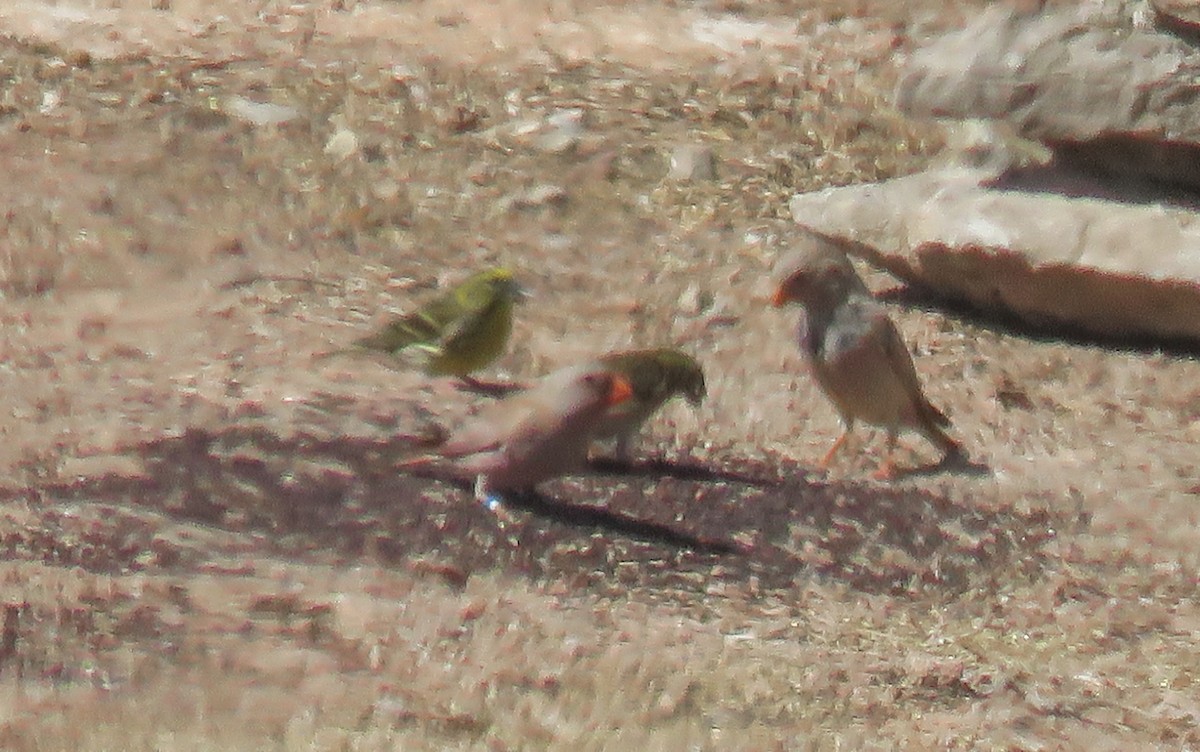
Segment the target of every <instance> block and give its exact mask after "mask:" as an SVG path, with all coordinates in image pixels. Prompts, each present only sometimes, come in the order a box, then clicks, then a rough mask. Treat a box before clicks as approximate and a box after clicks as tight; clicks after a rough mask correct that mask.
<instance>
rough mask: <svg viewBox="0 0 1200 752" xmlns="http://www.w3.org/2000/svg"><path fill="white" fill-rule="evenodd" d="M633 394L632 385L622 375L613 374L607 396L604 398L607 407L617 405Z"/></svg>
mask: <svg viewBox="0 0 1200 752" xmlns="http://www.w3.org/2000/svg"><path fill="white" fill-rule="evenodd" d="M632 396H633V386H631V385H630V383H629V379H627V378H625V377H624V376H617V375H614V376H613V379H612V384H611V385H610V386H609V387H608V398H607V399H605V400H604V402H605V404H606V405H608V406H609V407H612V406H613V405H619V404H621V403H622V402H624V401H625V400H627V399H629V398H630V397H632Z"/></svg>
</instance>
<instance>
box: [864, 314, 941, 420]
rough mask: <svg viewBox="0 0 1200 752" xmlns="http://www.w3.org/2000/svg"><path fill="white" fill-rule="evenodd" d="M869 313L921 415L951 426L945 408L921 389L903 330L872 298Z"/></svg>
mask: <svg viewBox="0 0 1200 752" xmlns="http://www.w3.org/2000/svg"><path fill="white" fill-rule="evenodd" d="M868 316H869V320H870V322H871V330H872V333H873V334H874V336H875V337H876V341H877V342H879V343H880V345H881V346H882V347H883V349H884V352H885V353H886V355H887V361H888V365H889V366H890V367H891V369H892V372H893V373H894V374H896V378H897V379H899V380H900V383H901V385H902V386H903V387H904V391H905V393H906V394H908V395H909V397H911V398H912V401H913V405H914V406H915V407H916V408H917V412H918V414H922V413H924V414H925V415H927V416H928V417H929V418H931V419H932V420H933V422H934V423H936V424H937V425H939V426H948V425H950V419H949V418H947V417H946V416H945V414H944V413H942V411H941V410H938V409H937V408H936V407H934V406H933V404H932V403H930V401H929V399H928V398H927V397H926V396H925V391H924V389H922V388H921V380H920V378H918V376H917V368H916V366H915V365H913V359H912V353H911V352H909V349H908V345H907V344H905V342H904V338H903V337H901V336H900V331H899V330H898V329H897V328H896V324H895V323H894V322H893V321H892V319H891V317H889V316H888V315H887V312H886V311H885V310H883V308H882V307H881V306H879V305H878V304H877V303H875V302H874V301H871V310H870V311H869V313H868Z"/></svg>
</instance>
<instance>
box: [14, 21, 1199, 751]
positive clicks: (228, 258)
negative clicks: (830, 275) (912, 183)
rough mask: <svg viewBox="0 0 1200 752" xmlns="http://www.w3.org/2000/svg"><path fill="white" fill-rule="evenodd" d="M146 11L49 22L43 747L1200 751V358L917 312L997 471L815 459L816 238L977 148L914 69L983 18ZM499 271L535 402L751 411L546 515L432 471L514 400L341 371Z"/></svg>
mask: <svg viewBox="0 0 1200 752" xmlns="http://www.w3.org/2000/svg"><path fill="white" fill-rule="evenodd" d="M109 5H111V6H112V7H113V9H111V10H105V11H103V12H101V11H96V15H95V18H96V19H98V20H96V21H95V23H83V24H82V25H76V26H71V25H70V23H68V22H67V21H64V20H62V19H63V18H65V17H66V16H64V14H62V13H58V14H57V15H56V14H54V13H51V12H50V10H49V9H50V8H51V7H53V6H51V5H45V6H43V5H41V4H40V3H27V4H21V7H20V8H18V9H16V10H0V31H4V32H6V33H7V35H8V36H6V37H5V39H4V41H2V42H0V45H2V48H3V50H4V55H3V56H2V57H0V160H2V169H3V171H4V173H5V174H6V175H9V176H10V177H11V179H10V180H9V181H6V182H5V183H4V184H3V185H0V209H2V210H3V212H4V217H5V222H4V223H3V225H2V227H0V322H2V325H3V335H0V374H3V376H2V378H3V380H4V381H3V383H4V385H5V387H6V394H7V395H8V397H9V399H8V405H9V408H8V409H7V410H6V411H4V414H3V415H2V416H0V435H3V436H4V438H5V441H4V442H3V444H2V445H0V466H2V467H3V468H4V469H5V470H6V477H7V479H8V480H7V482H6V483H5V484H4V486H5V489H6V490H5V491H4V493H3V495H2V497H0V552H2V558H3V560H2V561H0V582H2V583H3V588H2V590H0V593H2V594H0V606H3V607H4V609H3V613H4V622H3V625H0V698H2V701H0V747H3V748H5V749H14V750H18V751H24V750H67V749H71V750H75V749H87V750H105V749H113V750H117V749H120V750H139V749H147V750H149V749H155V750H161V749H169V750H191V749H195V750H207V749H256V750H257V749H264V748H278V749H287V750H292V749H314V748H316V749H347V750H372V749H396V748H403V749H459V748H462V749H482V748H486V749H491V750H498V749H526V748H535V749H568V748H570V749H627V748H636V747H643V748H646V749H681V748H697V749H747V750H750V749H755V750H757V749H835V748H841V749H845V748H851V749H859V748H863V749H873V748H879V749H896V748H917V749H920V748H934V747H936V748H948V749H1045V750H1050V749H1074V748H1082V747H1087V748H1092V749H1131V748H1143V749H1144V748H1151V747H1168V748H1187V747H1189V746H1195V745H1197V744H1200V731H1198V730H1197V726H1198V724H1200V704H1197V702H1196V700H1195V699H1194V698H1195V697H1196V681H1197V676H1196V674H1197V671H1198V670H1200V665H1198V662H1197V660H1196V658H1195V654H1194V653H1195V651H1194V645H1195V642H1196V638H1197V633H1198V631H1200V609H1198V608H1197V605H1196V604H1197V602H1198V601H1197V592H1196V591H1197V577H1196V574H1195V573H1196V571H1197V567H1198V566H1200V555H1198V554H1197V551H1200V545H1197V544H1198V543H1200V540H1198V535H1197V529H1198V526H1200V514H1198V513H1197V511H1196V509H1197V508H1196V504H1195V501H1196V494H1197V493H1198V489H1200V474H1198V473H1197V471H1196V469H1195V461H1194V454H1195V452H1194V447H1195V446H1196V443H1197V440H1198V439H1200V435H1198V434H1197V431H1198V429H1197V425H1200V424H1197V422H1196V419H1197V417H1198V415H1200V410H1198V408H1197V405H1198V404H1200V388H1197V387H1196V386H1195V384H1196V383H1198V382H1197V367H1196V364H1195V361H1194V359H1193V358H1191V357H1188V356H1183V355H1176V354H1170V353H1155V352H1138V351H1122V350H1114V349H1110V348H1104V347H1099V346H1094V345H1089V344H1086V343H1082V344H1081V343H1071V342H1059V341H1053V340H1047V339H1045V338H1033V337H1031V336H1029V335H1027V334H1025V333H1023V332H1020V331H1012V330H1009V329H1005V328H1003V327H1001V326H998V325H996V324H995V323H994V322H989V321H980V320H973V319H964V318H962V317H960V316H959V315H956V314H952V313H948V312H945V311H938V310H920V309H913V308H902V307H899V306H898V307H897V308H896V309H895V313H896V317H897V320H898V322H899V323H900V325H901V328H902V329H903V330H904V332H905V334H906V336H907V337H908V339H909V341H910V344H911V345H912V346H913V347H914V349H915V350H916V351H917V354H918V357H917V363H918V368H919V370H920V371H921V373H922V376H923V378H924V379H925V380H926V381H927V383H928V385H929V392H930V394H931V396H932V397H933V399H934V401H935V402H937V403H938V404H940V405H943V406H945V407H946V408H947V411H948V412H949V413H951V414H952V416H953V418H954V420H955V427H956V432H957V434H958V435H959V436H961V437H962V438H963V440H964V442H965V443H966V444H967V446H968V447H969V448H970V451H971V453H972V456H973V458H974V459H975V460H976V461H977V462H978V463H979V464H980V465H981V466H986V469H987V471H986V472H983V473H976V474H971V473H964V474H936V475H929V476H922V475H917V476H913V477H910V478H907V479H905V480H903V481H901V482H898V483H895V484H878V483H870V482H866V481H865V480H864V478H865V477H866V476H867V474H868V471H869V469H870V463H871V456H872V453H871V450H870V448H871V447H872V446H873V445H871V444H869V443H868V444H867V445H866V447H867V448H866V449H864V450H863V451H861V452H860V453H859V454H857V455H853V454H852V455H851V456H849V459H848V460H847V461H846V462H845V463H844V464H843V465H841V466H839V467H838V468H837V469H836V470H835V472H834V473H833V474H832V475H831V477H829V478H825V479H821V478H817V477H815V476H814V475H812V474H811V471H810V470H809V468H811V465H812V463H813V462H814V461H815V459H816V458H818V457H819V456H820V455H821V453H822V452H823V450H824V448H825V447H826V446H827V445H828V443H829V442H830V441H831V440H832V439H833V437H834V436H836V434H837V432H838V426H837V423H836V420H835V419H834V415H833V413H832V411H831V410H830V409H829V407H828V406H827V405H826V404H825V403H824V401H823V400H822V399H821V397H820V395H819V394H818V393H817V392H816V391H815V390H814V388H813V386H812V384H811V383H810V382H809V381H808V379H807V378H806V376H805V375H804V373H803V370H802V368H801V365H800V361H799V357H798V355H797V354H796V353H795V350H794V348H793V347H792V345H791V343H790V329H791V327H792V326H793V325H794V322H793V321H792V320H791V319H792V316H791V315H779V314H777V313H776V312H773V311H768V310H765V306H764V305H763V301H762V295H763V292H764V290H763V280H764V278H765V275H766V273H767V271H768V270H769V269H770V267H771V264H772V262H773V260H774V258H775V256H776V254H777V252H778V251H779V250H780V249H781V248H784V247H786V245H787V242H788V232H789V223H788V221H787V218H786V215H785V204H786V200H787V198H789V197H790V196H791V195H792V194H793V193H794V192H796V191H804V190H811V189H818V188H821V187H826V186H830V185H839V184H847V183H856V182H865V181H873V180H880V179H886V178H888V177H890V176H894V175H899V174H904V173H908V172H912V171H915V170H919V169H920V168H921V167H922V166H923V165H924V164H926V163H927V161H928V160H929V159H931V158H933V157H934V156H936V153H937V150H938V148H939V145H940V143H941V137H940V134H939V132H938V131H937V130H936V129H935V128H934V127H932V126H931V125H929V124H926V123H916V122H912V121H909V120H907V119H905V118H904V117H902V116H901V115H900V114H899V113H896V112H895V111H893V110H892V109H891V108H890V107H889V106H888V104H887V99H888V92H889V90H890V87H891V82H892V79H893V77H894V74H895V65H894V64H895V62H896V61H897V59H898V58H900V57H902V56H903V54H904V52H905V50H906V49H908V48H909V47H910V46H912V45H914V44H918V43H919V42H920V40H921V37H922V35H923V34H925V33H928V32H930V31H933V30H936V29H937V28H939V27H940V26H947V25H953V24H955V23H957V21H958V19H959V18H961V17H962V15H963V14H966V13H969V12H970V9H971V7H972V5H971V4H969V3H962V4H961V5H957V6H955V7H954V8H952V9H949V10H947V9H945V8H944V7H943V4H942V3H929V2H918V1H915V0H914V2H906V3H891V2H807V3H806V2H782V1H781V2H771V3H754V4H741V3H715V4H710V5H709V6H706V7H704V8H698V7H695V6H694V5H692V4H673V3H663V4H651V3H633V4H629V3H611V4H606V3H602V2H595V3H575V4H561V3H550V2H547V3H534V4H530V3H517V2H511V3H498V4H491V3H479V4H467V5H465V6H464V5H462V4H460V3H448V2H446V3H442V2H435V1H434V0H428V1H427V2H421V3H393V2H384V1H382V0H381V1H379V2H358V3H354V2H349V3H347V2H311V3H289V4H282V3H266V4H265V5H263V7H262V9H261V12H260V13H257V14H255V13H250V12H249V11H247V10H246V9H245V8H243V7H242V4H238V3H231V4H229V7H227V8H226V7H225V6H224V5H222V6H221V7H222V8H224V9H225V10H226V11H227V12H226V13H225V14H224V16H219V15H218V13H217V11H216V6H217V4H215V3H199V2H198V0H196V1H193V0H175V2H174V3H173V4H172V6H171V9H170V10H167V11H153V12H151V11H148V10H146V9H145V8H143V7H142V6H141V5H139V4H135V3H133V2H123V1H121V0H117V1H114V2H113V3H110V4H109ZM514 14H516V15H515V16H514ZM514 17H519V18H521V19H524V21H525V22H524V23H517V22H515V21H514V20H513V19H514ZM718 17H719V18H724V19H725V20H726V21H729V22H731V23H730V24H729V25H726V26H724V27H722V26H719V25H713V22H712V19H713V18H718ZM47 18H57V19H58V21H56V22H55V23H49V22H47V21H46V19H47ZM201 21H203V22H201ZM72 23H73V22H72ZM793 25H794V26H793ZM793 28H794V29H795V32H796V33H794V34H793V33H792V31H791V30H792V29H793ZM781 30H782V31H781ZM635 32H636V33H635ZM722 34H724V35H725V36H722ZM730 34H733V35H734V36H732V37H731V36H729V35H730ZM747 34H749V35H751V36H754V35H757V41H747V40H746V38H745V37H744V35H747ZM737 35H743V36H741V37H739V36H737ZM706 40H707V41H706ZM239 97H240V98H241V99H238V98H239ZM246 101H250V102H270V103H273V104H276V105H282V106H284V107H288V108H292V110H291V112H294V117H293V118H292V119H291V120H289V121H288V122H285V123H283V124H281V125H253V124H251V123H248V122H245V121H244V120H242V119H239V115H238V113H239V112H241V111H242V110H243V109H245V107H246V104H245V102H246ZM251 109H252V110H253V105H251ZM564 113H565V114H564ZM564 118H565V120H567V121H574V120H575V119H578V122H579V124H580V128H579V129H578V130H572V129H571V128H566V129H563V128H561V127H559V126H556V125H555V124H556V123H561V122H563V121H564ZM351 134H353V135H351ZM679 145H703V146H707V147H710V148H711V149H712V150H713V153H714V155H715V157H716V168H717V175H716V179H715V180H713V181H707V182H706V181H701V182H674V181H671V180H666V179H664V176H665V175H666V174H667V166H668V161H669V156H670V154H671V152H672V150H673V149H674V148H675V147H676V146H679ZM497 262H499V263H506V264H510V265H512V266H514V267H516V268H518V269H520V273H521V277H522V280H523V282H524V283H525V285H526V286H527V287H529V288H531V289H532V291H533V293H534V297H533V298H532V300H531V301H529V302H528V303H527V304H526V305H525V306H524V307H523V309H522V310H521V313H520V317H519V320H518V327H517V331H516V334H515V337H514V343H513V348H512V351H511V353H510V354H509V355H508V356H507V357H506V358H505V359H504V360H503V361H502V362H501V364H500V366H499V368H498V372H497V374H495V375H501V376H502V375H511V376H518V377H527V376H531V375H535V374H538V373H541V372H543V371H545V370H547V369H549V368H551V367H553V366H555V365H558V364H561V363H565V362H569V361H572V360H574V359H577V358H580V357H583V356H585V355H589V354H592V353H596V352H599V351H602V350H604V349H607V348H611V347H616V346H623V345H627V344H638V345H648V344H653V343H661V342H673V343H677V344H679V345H681V346H684V347H688V348H690V349H691V350H692V351H694V352H695V353H697V354H698V355H699V356H700V357H701V359H702V360H703V362H704V365H705V366H706V369H707V372H708V377H709V382H710V399H709V400H708V402H707V403H706V404H705V405H704V406H703V407H702V408H701V409H700V410H697V411H691V410H689V409H688V408H686V407H685V406H672V407H671V408H670V409H669V410H667V411H666V413H665V414H664V416H663V418H662V419H661V420H660V421H658V422H657V423H655V425H654V426H652V428H651V430H650V431H649V435H648V436H647V437H646V438H645V440H644V442H643V451H644V452H645V453H646V454H647V455H648V456H649V457H650V458H651V459H652V460H654V461H653V462H647V463H645V464H643V466H642V468H641V471H640V472H638V473H634V474H626V475H597V476H593V477H587V478H580V479H571V480H564V481H561V482H558V483H554V484H547V486H546V488H545V496H544V497H542V498H540V499H530V500H526V502H525V503H524V505H523V506H521V507H519V508H518V509H517V510H516V512H515V514H516V521H515V522H514V523H512V524H510V525H507V526H501V525H499V524H498V523H497V521H496V520H495V519H494V518H493V517H491V516H490V515H489V514H487V513H486V512H484V511H483V510H482V509H479V508H476V507H475V505H473V504H472V503H470V501H469V495H468V494H467V493H465V491H464V489H463V488H462V487H460V486H459V485H456V484H455V483H453V482H448V481H446V480H440V479H436V478H417V477H409V476H402V475H397V474H396V473H395V472H393V471H392V470H391V467H392V463H393V461H394V459H395V457H397V456H399V455H400V454H402V453H404V452H405V451H407V450H408V448H409V444H408V440H407V439H405V435H406V434H413V433H419V432H420V431H421V430H422V429H423V427H425V426H426V425H428V423H429V422H431V421H436V422H445V421H451V420H454V419H455V417H456V416H458V415H461V414H462V413H463V412H464V411H466V410H468V409H470V408H471V406H472V404H473V400H472V399H471V398H470V397H469V396H468V395H466V394H464V393H462V392H458V391H456V390H454V389H453V388H451V387H450V386H449V385H447V384H446V383H443V382H438V381H431V380H427V379H424V378H422V377H420V376H419V375H418V374H414V373H409V372H403V371H396V370H391V369H389V368H387V367H384V366H383V365H381V364H380V363H378V362H376V361H371V360H358V359H337V358H321V357H319V355H320V353H323V352H325V351H327V350H331V349H336V348H337V347H340V346H342V345H344V343H345V342H347V341H349V340H350V339H351V338H352V337H354V336H355V335H356V334H358V333H361V332H363V331H365V330H367V329H368V328H370V326H371V325H372V324H374V323H376V322H378V321H379V320H380V319H382V318H384V317H385V316H386V315H387V314H388V313H389V312H391V311H394V310H399V309H405V308H408V307H409V306H410V305H411V304H412V301H413V300H417V299H420V298H421V297H422V296H424V295H426V294H427V293H428V291H429V289H430V288H432V287H433V286H434V285H435V284H437V283H439V282H444V281H447V280H449V279H454V278H458V277H460V276H462V274H463V273H464V271H465V270H467V269H470V268H473V267H477V266H479V265H482V264H485V263H497ZM870 279H871V283H872V284H873V285H874V286H876V287H878V288H882V287H884V286H886V285H887V284H888V283H887V282H886V281H885V280H884V278H883V277H881V276H879V275H872V276H871V277H870ZM863 438H864V439H867V438H868V437H866V436H864V437H863ZM912 441H913V443H912V447H913V453H914V455H913V457H912V459H913V460H914V461H920V460H921V459H926V460H927V459H929V457H928V455H927V450H926V449H925V448H923V447H921V446H920V445H919V444H918V443H917V442H916V440H915V439H913V440H912Z"/></svg>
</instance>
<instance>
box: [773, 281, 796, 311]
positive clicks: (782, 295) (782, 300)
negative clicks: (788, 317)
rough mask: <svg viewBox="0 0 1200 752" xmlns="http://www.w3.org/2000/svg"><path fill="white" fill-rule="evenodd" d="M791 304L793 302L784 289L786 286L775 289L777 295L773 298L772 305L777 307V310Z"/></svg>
mask: <svg viewBox="0 0 1200 752" xmlns="http://www.w3.org/2000/svg"><path fill="white" fill-rule="evenodd" d="M789 302H791V298H790V297H788V294H787V290H786V289H784V286H783V285H780V286H779V287H777V288H775V294H774V295H772V296H771V305H773V306H775V307H776V308H782V307H783V306H785V305H787V304H788V303H789Z"/></svg>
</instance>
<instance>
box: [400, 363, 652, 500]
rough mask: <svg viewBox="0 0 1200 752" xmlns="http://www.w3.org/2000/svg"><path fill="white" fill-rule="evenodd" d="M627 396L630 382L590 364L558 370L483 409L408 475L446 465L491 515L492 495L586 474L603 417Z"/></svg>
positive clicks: (630, 393) (416, 462)
mask: <svg viewBox="0 0 1200 752" xmlns="http://www.w3.org/2000/svg"><path fill="white" fill-rule="evenodd" d="M632 396H633V388H632V386H631V385H630V382H629V379H628V378H626V377H625V376H622V375H620V374H616V373H612V372H609V371H607V370H604V369H602V368H598V367H597V366H596V365H595V364H594V363H587V364H583V365H579V366H570V367H567V368H563V369H559V370H558V371H555V372H553V373H551V374H549V375H548V376H545V377H543V378H542V379H541V380H539V381H538V382H536V383H535V384H534V385H533V386H531V387H529V388H528V389H526V390H523V391H520V392H517V393H515V394H512V395H510V396H508V397H506V398H504V399H501V400H498V401H496V402H491V403H488V404H487V405H486V406H485V407H484V408H483V409H482V410H480V411H479V412H478V413H476V414H475V415H474V416H473V417H472V418H471V419H470V420H468V421H467V422H465V423H464V424H463V425H462V426H461V427H460V428H458V429H457V430H455V431H453V432H451V433H450V434H449V436H448V437H447V439H446V441H445V442H444V443H443V444H441V445H440V446H438V447H436V448H434V449H433V452H432V454H429V455H426V456H423V457H418V458H415V459H413V460H409V461H407V462H404V463H402V464H401V467H402V468H411V467H416V466H420V465H424V464H427V463H430V462H434V461H436V460H437V459H438V458H442V459H447V460H450V461H452V462H453V463H454V465H455V466H457V468H458V469H459V470H462V471H465V472H466V473H468V474H470V475H473V476H474V477H475V485H474V494H475V498H476V500H477V501H479V502H480V503H481V504H484V505H485V506H487V507H488V508H489V509H492V510H493V511H496V510H497V508H498V507H499V506H500V501H499V500H498V499H497V498H496V497H495V496H494V494H496V493H500V492H507V491H514V492H521V491H527V490H530V489H532V488H533V487H534V486H536V485H537V484H539V483H541V482H543V481H546V480H550V479H552V478H556V477H558V476H561V475H569V474H571V473H573V472H575V471H576V470H579V469H580V468H582V467H583V466H584V464H585V463H586V460H587V450H588V446H589V445H590V443H591V441H592V436H593V433H594V431H595V429H596V427H597V426H598V425H599V423H600V421H601V420H602V418H603V416H604V415H605V413H606V411H608V410H609V409H610V408H612V407H614V406H616V405H619V404H621V403H623V402H625V401H627V400H629V399H630V398H631V397H632Z"/></svg>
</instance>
